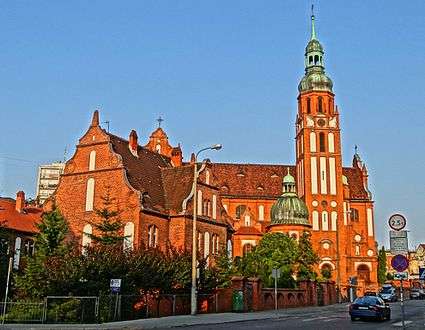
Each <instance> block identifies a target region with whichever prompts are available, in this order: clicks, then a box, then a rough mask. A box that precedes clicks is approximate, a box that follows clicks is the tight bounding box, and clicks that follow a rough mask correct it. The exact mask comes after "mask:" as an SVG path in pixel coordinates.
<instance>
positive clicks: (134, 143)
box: [128, 129, 138, 157]
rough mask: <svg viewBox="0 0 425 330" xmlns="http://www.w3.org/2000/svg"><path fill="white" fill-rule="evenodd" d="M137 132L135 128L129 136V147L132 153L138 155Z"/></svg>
mask: <svg viewBox="0 0 425 330" xmlns="http://www.w3.org/2000/svg"><path fill="white" fill-rule="evenodd" d="M137 146H138V144H137V133H136V131H135V130H134V129H133V130H131V132H130V137H129V138H128V148H129V149H130V151H131V153H132V154H133V155H134V156H136V157H137Z"/></svg>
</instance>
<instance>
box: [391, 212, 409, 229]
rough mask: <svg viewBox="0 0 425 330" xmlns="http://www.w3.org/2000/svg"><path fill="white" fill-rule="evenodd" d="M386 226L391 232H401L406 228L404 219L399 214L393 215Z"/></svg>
mask: <svg viewBox="0 0 425 330" xmlns="http://www.w3.org/2000/svg"><path fill="white" fill-rule="evenodd" d="M388 224H389V225H390V227H391V229H393V230H397V231H398V230H402V229H403V228H404V227H406V218H405V217H404V216H402V215H401V214H393V215H392V216H390V219H389V220H388Z"/></svg>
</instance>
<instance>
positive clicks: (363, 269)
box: [357, 265, 370, 283]
mask: <svg viewBox="0 0 425 330" xmlns="http://www.w3.org/2000/svg"><path fill="white" fill-rule="evenodd" d="M357 276H358V278H359V279H360V280H364V281H365V283H369V282H370V270H369V267H368V266H367V265H359V266H358V267H357Z"/></svg>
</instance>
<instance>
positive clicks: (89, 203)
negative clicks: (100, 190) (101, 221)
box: [86, 178, 94, 211]
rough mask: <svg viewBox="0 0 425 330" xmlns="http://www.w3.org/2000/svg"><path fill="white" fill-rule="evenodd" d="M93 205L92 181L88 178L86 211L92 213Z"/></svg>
mask: <svg viewBox="0 0 425 330" xmlns="http://www.w3.org/2000/svg"><path fill="white" fill-rule="evenodd" d="M93 204H94V179H93V178H90V179H88V180H87V189H86V211H93Z"/></svg>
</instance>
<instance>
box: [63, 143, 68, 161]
mask: <svg viewBox="0 0 425 330" xmlns="http://www.w3.org/2000/svg"><path fill="white" fill-rule="evenodd" d="M67 153H68V146H65V149H64V151H63V162H64V163H65V162H66V154H67Z"/></svg>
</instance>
